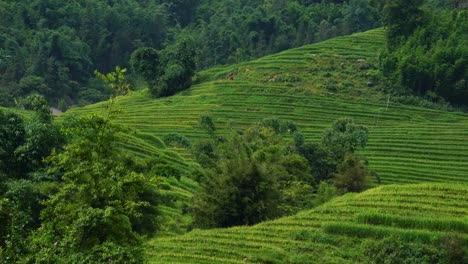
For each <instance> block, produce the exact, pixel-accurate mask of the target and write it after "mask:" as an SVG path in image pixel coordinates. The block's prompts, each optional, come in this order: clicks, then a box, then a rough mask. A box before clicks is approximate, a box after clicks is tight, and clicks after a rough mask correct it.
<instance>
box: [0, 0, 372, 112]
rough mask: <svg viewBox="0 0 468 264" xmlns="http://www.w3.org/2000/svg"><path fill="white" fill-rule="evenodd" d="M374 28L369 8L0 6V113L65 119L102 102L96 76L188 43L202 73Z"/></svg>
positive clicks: (37, 0) (310, 4) (156, 3)
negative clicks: (34, 98) (28, 103)
mask: <svg viewBox="0 0 468 264" xmlns="http://www.w3.org/2000/svg"><path fill="white" fill-rule="evenodd" d="M378 26H380V18H379V15H378V12H377V10H376V9H375V8H374V7H373V5H371V1H368V0H352V1H349V2H348V1H283V0H281V1H280V0H275V1H266V0H256V1H230V0H223V1H198V0H178V1H169V0H151V1H136V0H121V1H101V0H99V1H90V0H76V1H58V0H47V1H42V0H34V1H9V0H2V1H0V87H1V88H0V95H1V96H0V98H1V99H0V100H1V101H0V105H4V106H14V105H15V99H16V100H20V99H21V98H24V97H26V96H28V95H29V94H32V93H38V94H41V95H43V96H45V98H46V99H47V100H48V102H49V103H50V104H51V105H52V106H55V107H58V108H60V109H62V110H65V109H67V108H68V107H70V106H72V105H85V104H89V103H93V102H97V101H101V100H104V99H106V98H107V96H108V95H109V94H110V91H109V90H108V89H106V87H105V86H104V85H102V83H101V82H99V81H98V80H97V79H96V78H94V75H93V71H94V70H96V69H97V70H98V71H101V72H110V71H112V70H113V69H114V68H115V67H116V66H120V67H122V68H130V67H129V59H130V55H131V54H132V52H134V51H135V50H136V49H138V48H142V47H151V48H154V49H156V50H162V49H164V48H166V47H168V46H171V45H174V44H176V43H177V42H179V41H181V40H183V39H186V38H192V39H193V40H194V42H195V44H194V45H195V46H196V48H197V52H198V53H199V54H200V56H199V58H200V60H199V61H198V67H199V68H206V67H209V66H212V65H215V64H225V63H234V62H239V61H245V60H248V59H251V58H257V57H260V56H263V55H266V54H270V53H273V52H278V51H281V50H285V49H288V48H291V47H297V46H300V45H304V44H307V43H312V42H317V41H321V40H325V39H328V38H331V37H334V36H338V35H344V34H349V33H352V32H356V31H363V30H367V29H371V28H375V27H378Z"/></svg>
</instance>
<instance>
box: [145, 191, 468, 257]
mask: <svg viewBox="0 0 468 264" xmlns="http://www.w3.org/2000/svg"><path fill="white" fill-rule="evenodd" d="M390 194H391V195H392V196H393V197H395V199H387V198H388V196H389V195H390ZM441 196H443V197H446V198H445V199H444V200H445V205H444V206H443V207H440V206H434V207H431V206H427V205H422V204H421V201H426V204H433V205H437V204H438V203H439V202H440V200H441V198H440V197H441ZM413 197H419V199H412V198H413ZM467 199H468V186H466V185H460V184H441V183H431V184H429V183H425V184H410V185H387V186H382V187H378V188H375V189H372V190H369V191H366V192H364V193H360V194H348V195H345V196H342V197H338V198H335V199H334V200H332V201H331V202H328V203H326V204H324V205H322V206H320V207H317V208H315V209H313V210H309V211H304V212H301V213H299V214H297V215H295V216H290V217H285V218H281V219H278V220H274V221H267V222H264V223H261V224H258V225H255V226H251V227H233V228H228V229H216V230H195V231H193V232H190V233H188V234H186V235H183V236H176V237H167V238H159V239H154V240H152V241H150V242H149V243H148V244H147V259H148V262H149V263H320V262H322V263H365V262H366V259H365V257H364V256H363V255H362V250H361V246H362V244H363V243H366V242H367V243H368V242H370V241H376V240H380V239H383V238H385V237H389V236H398V237H400V238H401V239H402V240H403V241H406V242H409V243H424V244H428V245H434V246H438V245H439V244H440V242H441V240H442V239H443V238H444V237H445V236H446V235H448V234H451V233H454V232H455V233H458V234H459V235H460V236H461V237H462V243H464V245H466V246H468V233H467V230H466V228H467V226H468V218H467V215H468V203H467ZM363 200H365V201H367V202H366V204H362V203H360V201H363ZM434 210H437V213H435V211H434ZM460 212H463V214H460Z"/></svg>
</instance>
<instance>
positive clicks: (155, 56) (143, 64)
mask: <svg viewBox="0 0 468 264" xmlns="http://www.w3.org/2000/svg"><path fill="white" fill-rule="evenodd" d="M130 64H131V65H132V68H133V71H134V72H136V73H137V74H139V75H140V76H141V77H143V79H144V80H145V81H146V83H147V84H148V86H149V88H150V89H151V90H152V89H155V87H154V86H155V85H157V83H158V82H159V80H160V79H161V76H163V75H164V66H163V65H162V62H161V58H160V56H159V53H158V52H157V51H156V50H155V49H153V48H139V49H137V50H135V51H134V52H133V53H132V57H131V59H130Z"/></svg>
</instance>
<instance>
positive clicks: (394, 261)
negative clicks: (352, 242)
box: [364, 236, 442, 264]
mask: <svg viewBox="0 0 468 264" xmlns="http://www.w3.org/2000/svg"><path fill="white" fill-rule="evenodd" d="M364 254H365V255H366V256H367V257H368V259H367V261H368V262H369V263H374V264H400V263H405V264H422V263H426V264H430V263H442V256H441V254H440V252H438V250H436V249H435V248H432V247H428V246H425V245H421V244H409V243H406V242H403V241H402V240H400V239H399V238H398V237H395V236H391V237H389V238H385V239H383V240H381V241H378V242H375V241H372V242H371V243H367V244H366V245H365V246H364Z"/></svg>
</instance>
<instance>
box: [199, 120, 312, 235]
mask: <svg viewBox="0 0 468 264" xmlns="http://www.w3.org/2000/svg"><path fill="white" fill-rule="evenodd" d="M207 146H210V147H209V148H208V147H207V148H202V149H203V150H205V154H204V156H203V157H205V158H206V159H209V160H211V162H207V163H205V166H207V177H206V179H205V181H204V182H203V190H202V191H201V192H200V193H198V194H197V195H196V196H195V202H194V206H193V210H194V223H195V225H196V226H197V227H203V228H208V227H227V226H233V225H252V224H256V223H258V222H260V221H263V220H266V219H273V218H277V217H279V216H281V215H284V214H290V213H294V212H297V211H298V210H299V209H301V208H305V207H307V206H308V205H309V204H310V200H311V195H312V187H311V186H310V182H311V181H312V180H311V176H310V173H309V168H308V164H307V162H306V161H305V159H304V158H303V157H301V156H299V155H297V154H295V153H293V152H291V150H290V149H289V148H288V144H287V143H286V142H284V141H283V140H282V139H281V137H280V136H279V135H278V134H276V133H275V132H274V131H273V130H272V129H270V128H265V127H258V126H257V127H252V128H249V129H248V130H246V131H244V132H242V133H241V134H239V133H233V134H231V135H229V136H228V137H227V138H225V139H224V140H222V141H218V142H214V143H213V144H210V145H207Z"/></svg>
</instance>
